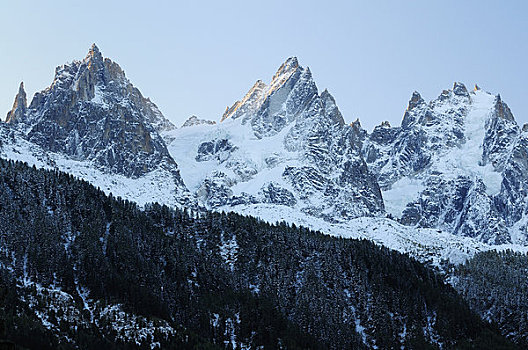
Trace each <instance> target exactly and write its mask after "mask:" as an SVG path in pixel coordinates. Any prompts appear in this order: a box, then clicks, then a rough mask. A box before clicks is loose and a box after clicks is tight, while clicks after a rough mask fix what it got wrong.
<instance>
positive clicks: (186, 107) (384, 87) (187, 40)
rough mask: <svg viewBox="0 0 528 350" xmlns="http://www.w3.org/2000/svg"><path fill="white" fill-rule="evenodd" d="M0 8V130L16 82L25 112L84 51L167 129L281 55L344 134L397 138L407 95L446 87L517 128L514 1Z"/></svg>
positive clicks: (519, 42) (225, 102)
mask: <svg viewBox="0 0 528 350" xmlns="http://www.w3.org/2000/svg"><path fill="white" fill-rule="evenodd" d="M0 6H1V8H2V10H3V13H9V14H10V15H9V16H6V18H5V19H4V21H3V22H2V31H1V34H0V36H1V37H2V40H1V41H0V45H1V47H2V52H3V53H4V54H3V55H1V56H0V69H1V75H2V78H3V79H2V84H0V115H1V117H2V119H5V115H6V114H7V112H8V110H10V109H11V106H12V104H13V100H14V97H15V94H16V92H17V90H18V85H19V83H20V81H24V84H25V87H26V92H27V93H28V100H29V101H30V100H31V97H32V96H33V94H34V93H35V92H36V91H40V90H43V89H45V88H46V87H48V86H49V85H50V84H51V82H52V80H53V75H54V69H55V67H56V66H58V65H61V64H64V63H66V62H70V61H72V60H74V59H82V58H83V57H85V55H86V53H87V52H88V49H89V48H90V46H91V44H92V43H94V42H95V43H96V44H97V46H98V47H99V49H100V50H101V52H102V54H103V55H104V56H105V57H109V58H111V59H112V60H113V61H115V62H117V63H118V64H119V65H120V66H121V67H122V68H123V69H124V70H125V72H126V74H127V77H128V78H129V79H130V81H131V82H132V83H133V84H134V85H135V86H136V87H137V88H139V90H140V91H141V92H142V93H143V95H144V96H146V97H149V98H150V99H151V100H152V101H153V102H154V103H156V104H157V105H158V107H159V108H160V109H161V111H162V112H163V113H164V115H165V116H166V117H167V118H169V119H170V120H171V121H173V122H174V123H175V124H176V125H177V126H180V125H181V124H182V123H183V122H184V121H185V120H186V119H187V118H188V117H189V116H191V115H197V116H198V117H200V118H204V119H212V120H216V121H218V120H219V119H220V117H221V116H222V113H223V112H224V110H225V108H226V106H230V105H231V104H233V103H234V102H235V101H236V100H238V99H241V98H242V97H243V96H244V94H245V93H246V92H247V90H249V88H250V87H251V86H252V85H253V83H254V82H255V81H256V80H258V79H261V80H263V81H264V82H266V83H268V82H269V81H270V79H271V77H272V75H273V74H274V72H275V71H276V70H277V68H278V67H279V66H280V64H281V63H282V62H283V61H284V60H286V58H288V57H290V56H296V57H298V59H299V63H300V64H301V65H302V66H305V67H306V66H308V67H310V69H311V71H312V73H313V76H314V80H315V82H316V84H317V87H318V88H319V91H323V90H324V89H325V88H327V89H328V90H329V91H330V93H331V94H332V95H333V96H334V97H335V99H336V102H337V104H338V106H339V108H340V110H341V112H342V113H343V116H344V117H345V120H346V121H347V122H352V121H353V120H355V119H356V118H359V119H360V120H361V123H362V125H363V126H364V127H365V128H366V129H368V130H371V129H372V127H374V126H375V125H377V124H379V123H381V122H382V121H384V120H388V121H390V122H391V124H393V125H399V124H400V121H401V119H402V117H403V113H404V110H405V108H406V106H407V102H408V100H409V98H410V96H411V94H412V92H413V91H415V90H416V91H418V92H420V93H421V94H422V96H423V97H424V99H426V100H430V99H433V98H435V97H436V96H438V95H439V94H440V93H441V91H442V90H443V89H450V88H451V87H452V85H453V82H455V81H460V82H462V83H464V84H465V85H466V87H467V88H468V90H471V89H472V88H473V85H474V84H475V83H477V84H478V85H479V86H480V87H481V88H482V89H484V90H487V91H490V92H492V93H494V94H497V93H500V94H501V96H502V97H503V99H504V101H505V102H506V103H508V105H509V106H510V108H511V109H512V112H513V114H514V115H515V117H516V119H517V121H518V122H519V124H522V123H525V122H528V103H527V102H526V99H525V98H524V96H525V95H526V88H525V87H524V86H525V82H524V80H525V79H526V77H527V76H528V74H527V68H526V65H525V64H522V62H521V61H522V60H521V57H523V56H524V55H525V54H526V53H527V52H528V44H527V42H526V41H527V40H526V32H527V30H526V29H527V28H526V25H525V23H524V22H525V21H524V18H523V17H524V16H523V14H524V13H526V10H528V5H526V4H525V3H523V2H511V3H507V4H496V3H494V2H491V1H468V2H465V3H463V4H459V3H458V2H455V1H446V2H443V3H441V4H422V3H415V2H412V1H406V2H403V3H398V4H394V3H392V2H388V1H376V2H369V3H368V4H365V3H359V2H357V3H356V2H353V3H349V2H330V3H328V4H324V5H322V4H320V3H317V2H306V1H304V2H289V3H285V4H281V3H280V2H275V1H270V2H267V3H266V4H250V3H245V2H227V3H222V4H218V3H215V2H207V1H201V2H193V3H192V4H189V3H172V2H158V3H156V4H147V3H145V2H134V1H132V2H126V3H125V2H111V3H110V2H104V3H103V2H102V1H95V2H91V3H80V4H71V3H70V2H67V1H59V2H54V5H48V4H46V3H39V2H33V1H29V2H24V3H15V2H9V3H3V4H2V5H0ZM468 18H472V20H469V21H468ZM14 34H15V35H14Z"/></svg>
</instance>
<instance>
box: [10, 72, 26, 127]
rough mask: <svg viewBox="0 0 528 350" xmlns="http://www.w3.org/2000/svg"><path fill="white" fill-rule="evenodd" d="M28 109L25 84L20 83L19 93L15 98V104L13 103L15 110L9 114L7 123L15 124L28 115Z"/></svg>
mask: <svg viewBox="0 0 528 350" xmlns="http://www.w3.org/2000/svg"><path fill="white" fill-rule="evenodd" d="M26 109H27V96H26V91H25V90H24V82H21V83H20V86H19V87H18V93H17V95H16V97H15V102H14V103H13V108H12V109H11V110H10V111H9V112H8V113H7V118H6V122H7V123H13V122H15V121H17V120H19V119H20V118H22V117H23V116H24V115H25V114H26Z"/></svg>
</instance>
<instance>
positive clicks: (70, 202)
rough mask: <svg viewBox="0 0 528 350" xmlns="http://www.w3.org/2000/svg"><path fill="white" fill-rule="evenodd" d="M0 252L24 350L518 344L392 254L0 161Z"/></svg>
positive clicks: (2, 323)
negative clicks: (139, 198) (116, 193)
mask: <svg viewBox="0 0 528 350" xmlns="http://www.w3.org/2000/svg"><path fill="white" fill-rule="evenodd" d="M0 252H1V253H0V266H1V269H0V271H1V275H0V276H1V281H0V282H1V286H0V332H1V333H0V338H4V339H6V340H9V341H12V342H14V343H16V344H18V345H19V346H23V347H25V348H33V349H46V348H48V349H55V348H64V349H69V348H76V347H79V348H87V347H94V346H96V347H97V348H100V349H104V348H107V349H126V348H140V347H146V348H156V347H161V348H163V349H167V348H169V349H170V348H177V349H182V348H202V349H204V348H257V347H259V346H263V347H264V348H265V349H277V348H287V349H300V348H303V349H316V348H321V349H325V348H330V349H343V348H353V349H355V348H357V349H361V348H378V349H392V348H394V349H395V348H398V349H399V348H401V347H404V348H407V349H428V348H431V349H436V348H443V349H452V348H453V349H454V348H456V349H465V348H474V349H510V348H511V349H513V348H515V347H514V346H513V345H512V344H510V343H509V342H508V341H507V340H505V338H503V337H502V336H500V335H499V333H498V331H497V330H496V329H494V327H493V326H490V325H488V324H486V323H484V322H483V321H481V319H480V318H479V317H478V316H477V314H475V313H473V312H471V311H470V310H469V307H468V305H467V304H466V303H465V302H464V301H463V299H462V298H461V297H460V296H459V295H458V294H457V293H456V291H455V290H454V289H453V288H451V287H450V286H448V285H446V284H445V283H444V282H443V279H442V277H441V276H439V275H437V274H436V273H435V272H434V271H432V270H430V269H428V268H426V267H424V266H423V265H421V264H420V263H418V262H417V261H416V260H414V259H412V258H409V257H408V256H406V255H402V254H400V253H397V252H395V251H392V250H390V249H388V248H384V247H380V246H377V245H374V244H373V243H371V242H369V241H358V240H350V239H341V238H336V237H330V236H326V235H323V234H321V233H317V232H312V231H310V230H307V229H304V228H298V227H291V226H288V225H286V224H283V223H277V224H274V225H270V224H267V223H264V222H262V221H259V220H258V219H255V218H251V217H243V216H240V215H237V214H232V213H230V214H221V213H212V212H201V213H189V212H186V211H177V210H172V209H169V208H168V207H166V206H160V205H158V204H152V205H149V206H147V208H146V209H145V210H140V209H139V208H138V207H137V205H136V204H134V203H132V202H129V201H125V200H122V199H120V198H114V197H112V196H106V195H105V194H104V193H103V192H102V191H101V190H99V189H97V188H95V187H93V186H92V185H90V184H88V183H87V182H84V181H82V180H77V179H75V178H74V177H73V176H71V175H67V174H65V173H61V172H58V171H50V170H38V169H36V168H34V167H33V168H31V167H28V166H27V165H25V164H23V163H20V162H17V163H15V162H12V161H6V160H2V159H0ZM88 344H89V346H88Z"/></svg>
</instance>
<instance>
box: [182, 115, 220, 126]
mask: <svg viewBox="0 0 528 350" xmlns="http://www.w3.org/2000/svg"><path fill="white" fill-rule="evenodd" d="M214 124H216V122H215V121H214V120H206V119H200V118H198V117H197V116H195V115H192V116H190V117H189V119H187V120H186V121H185V122H184V123H183V124H182V126H181V127H182V128H187V127H189V126H195V125H214Z"/></svg>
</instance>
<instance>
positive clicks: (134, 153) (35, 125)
mask: <svg viewBox="0 0 528 350" xmlns="http://www.w3.org/2000/svg"><path fill="white" fill-rule="evenodd" d="M7 122H8V123H9V124H11V125H12V126H13V127H15V128H17V129H18V130H21V131H23V132H24V133H25V135H26V138H27V140H29V141H31V142H33V143H36V144H38V145H40V146H41V147H43V148H44V149H46V150H48V151H52V152H57V153H62V154H65V155H68V156H69V157H71V158H73V159H76V160H83V161H84V160H89V161H92V162H93V163H94V164H95V165H96V166H98V167H100V168H102V169H105V170H107V171H110V172H114V173H117V174H122V175H125V176H127V177H138V176H142V175H145V174H146V173H148V172H150V171H152V170H154V169H156V168H158V167H159V166H160V165H163V166H165V167H166V168H168V169H171V170H174V171H175V173H176V172H177V167H176V164H175V163H174V161H173V159H172V158H171V157H170V155H169V153H168V151H167V148H166V146H165V144H164V142H163V140H162V138H161V137H160V136H159V133H158V132H161V131H166V130H169V129H172V128H174V126H173V125H172V124H171V123H170V122H169V121H168V120H167V119H165V118H164V117H163V115H162V114H161V112H160V111H159V110H158V108H157V107H156V105H155V104H154V103H152V102H151V101H150V100H149V99H147V98H144V97H143V96H142V95H141V93H140V92H139V90H138V89H137V88H135V87H134V86H133V85H132V84H131V83H130V82H129V81H128V79H127V78H126V76H125V73H124V72H123V70H122V69H121V68H120V67H119V65H118V64H117V63H115V62H113V61H111V60H110V59H108V58H103V56H102V55H101V53H100V52H99V49H98V48H97V47H96V46H95V45H93V46H92V48H91V49H90V52H89V53H88V55H87V56H86V58H85V59H84V60H82V61H74V62H72V63H70V64H65V65H63V66H60V67H57V69H56V71H55V79H54V81H53V83H52V84H51V86H50V87H48V88H47V89H45V90H43V91H41V92H38V93H36V94H35V96H34V98H33V100H32V101H31V104H30V105H29V107H28V108H27V110H26V108H25V93H24V92H23V88H22V86H21V90H20V92H19V94H18V95H17V97H16V99H15V105H14V107H13V110H12V111H11V112H10V113H9V115H8V120H7Z"/></svg>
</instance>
